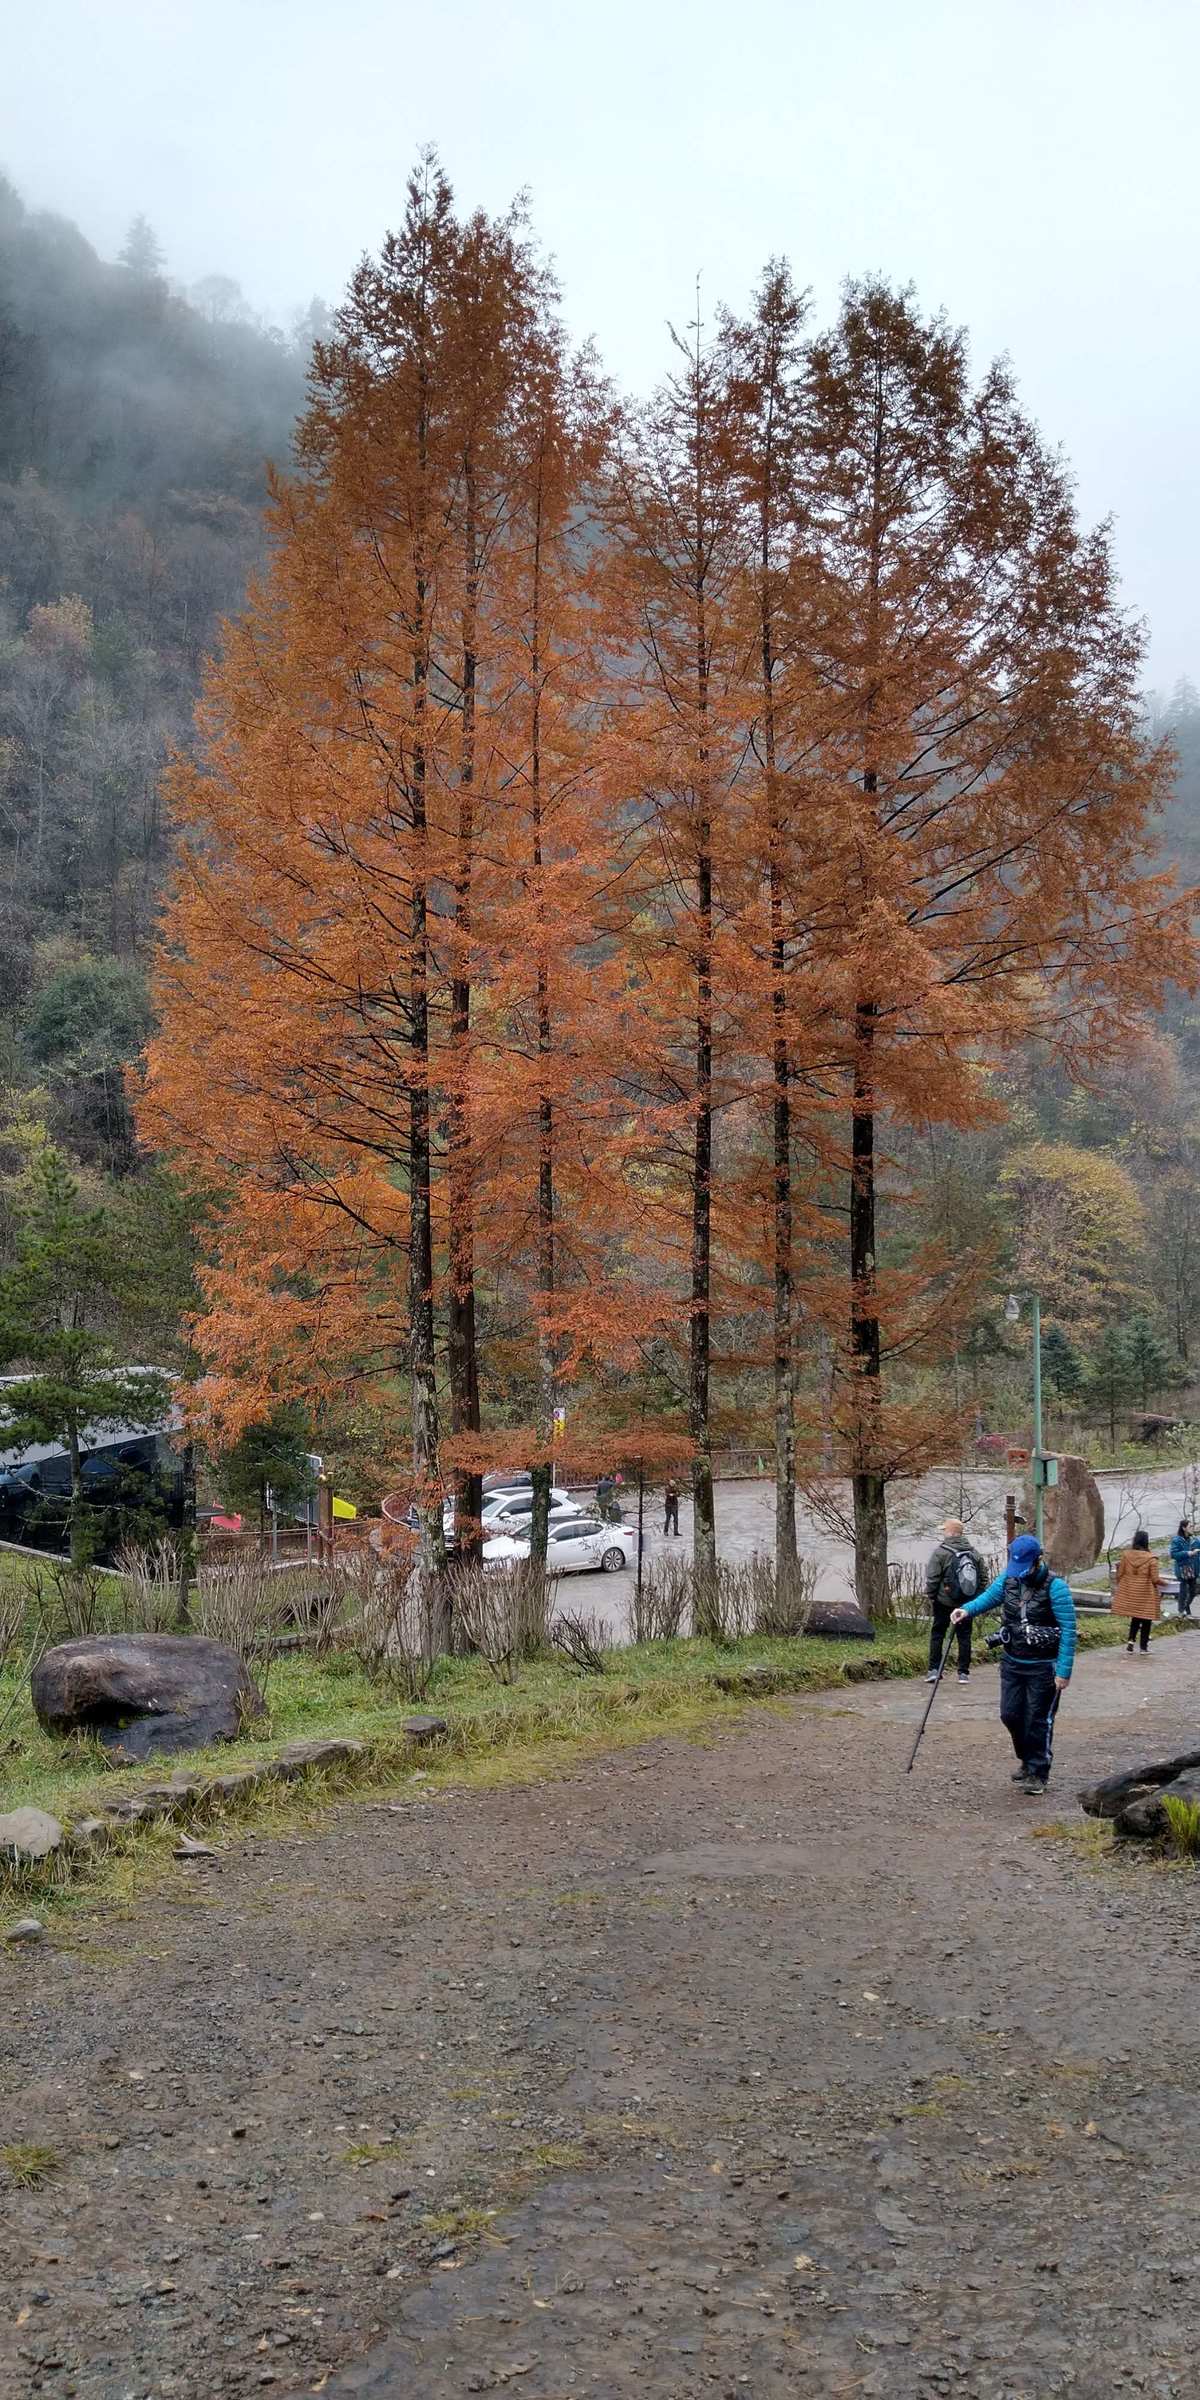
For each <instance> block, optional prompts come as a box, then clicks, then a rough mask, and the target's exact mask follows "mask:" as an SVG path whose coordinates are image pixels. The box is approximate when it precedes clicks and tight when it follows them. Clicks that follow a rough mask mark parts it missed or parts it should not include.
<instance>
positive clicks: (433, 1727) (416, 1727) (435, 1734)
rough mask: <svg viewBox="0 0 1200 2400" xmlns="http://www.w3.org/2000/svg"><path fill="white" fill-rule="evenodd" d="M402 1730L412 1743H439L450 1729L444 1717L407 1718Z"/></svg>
mask: <svg viewBox="0 0 1200 2400" xmlns="http://www.w3.org/2000/svg"><path fill="white" fill-rule="evenodd" d="M400 1730H401V1732H402V1733H405V1734H407V1736H408V1739H409V1741H410V1742H437V1741H440V1740H441V1738H442V1735H443V1734H444V1733H449V1731H450V1728H449V1726H448V1724H447V1723H446V1720H445V1718H444V1717H406V1718H405V1720H404V1723H403V1725H402V1727H401V1729H400Z"/></svg>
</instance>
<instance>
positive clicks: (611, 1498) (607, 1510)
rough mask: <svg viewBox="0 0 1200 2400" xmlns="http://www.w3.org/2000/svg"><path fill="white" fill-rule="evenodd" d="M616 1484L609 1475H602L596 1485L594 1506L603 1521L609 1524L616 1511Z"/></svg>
mask: <svg viewBox="0 0 1200 2400" xmlns="http://www.w3.org/2000/svg"><path fill="white" fill-rule="evenodd" d="M616 1490H617V1487H616V1484H615V1483H614V1481H613V1479H612V1476H611V1475H602V1476H601V1477H600V1481H599V1483H598V1484H597V1485H596V1506H597V1508H598V1509H599V1511H600V1514H601V1516H602V1517H603V1518H605V1520H606V1521H607V1522H609V1523H611V1521H612V1519H613V1518H614V1517H615V1515H616V1513H617V1510H616Z"/></svg>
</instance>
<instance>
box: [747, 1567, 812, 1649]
mask: <svg viewBox="0 0 1200 2400" xmlns="http://www.w3.org/2000/svg"><path fill="white" fill-rule="evenodd" d="M751 1563H752V1565H754V1566H755V1567H757V1568H758V1569H759V1570H760V1572H758V1573H757V1574H756V1576H755V1579H754V1630H755V1632H756V1633H764V1634H769V1635H771V1636H772V1637H773V1638H775V1639H777V1640H778V1639H780V1638H783V1637H789V1636H791V1635H793V1634H801V1633H804V1632H806V1631H807V1628H808V1620H809V1618H810V1616H811V1615H812V1604H813V1600H814V1598H815V1596H816V1589H817V1574H818V1567H817V1561H816V1559H815V1558H800V1559H797V1561H796V1564H795V1566H794V1567H792V1568H789V1569H787V1570H786V1571H785V1572H784V1573H783V1574H782V1575H777V1574H776V1573H775V1572H774V1570H773V1568H772V1566H771V1563H770V1561H769V1560H768V1559H763V1558H756V1559H754V1560H753V1561H752V1562H751ZM761 1570H765V1572H763V1571H761Z"/></svg>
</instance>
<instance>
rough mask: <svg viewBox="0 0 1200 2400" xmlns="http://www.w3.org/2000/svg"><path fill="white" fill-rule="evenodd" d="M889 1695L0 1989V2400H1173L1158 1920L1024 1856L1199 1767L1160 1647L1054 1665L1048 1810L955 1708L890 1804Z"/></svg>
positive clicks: (123, 1929) (378, 1852)
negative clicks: (639, 2398) (487, 2399)
mask: <svg viewBox="0 0 1200 2400" xmlns="http://www.w3.org/2000/svg"><path fill="white" fill-rule="evenodd" d="M924 1698H925V1693H924V1689H923V1687H918V1686H910V1685H890V1686H884V1687H859V1688H858V1689H856V1690H854V1691H852V1692H848V1693H847V1694H846V1695H845V1696H843V1695H836V1696H832V1695H830V1696H826V1697H825V1698H824V1699H822V1700H809V1701H807V1702H803V1703H801V1702H796V1703H788V1704H786V1705H781V1706H778V1707H772V1708H771V1709H769V1710H768V1709H760V1710H756V1711H754V1712H751V1713H749V1714H747V1716H746V1717H745V1718H743V1719H741V1720H740V1721H739V1722H738V1724H737V1725H736V1726H734V1727H733V1728H730V1727H728V1726H726V1727H724V1728H722V1730H721V1731H720V1732H719V1733H717V1734H715V1735H714V1737H713V1739H712V1740H711V1741H710V1742H709V1743H707V1744H703V1745H695V1744H690V1743H684V1742H678V1741H674V1742H663V1743H656V1744H653V1745H651V1746H650V1747H648V1748H646V1749H644V1750H640V1751H630V1752H624V1753H622V1754H619V1755H617V1756H615V1757H613V1758H610V1759H607V1760H602V1761H600V1762H597V1763H591V1764H588V1765H587V1766H586V1767H584V1768H583V1769H581V1770H580V1771H579V1772H578V1773H576V1774H575V1775H573V1776H570V1777H567V1778H564V1779H562V1780H557V1781H554V1782H547V1783H542V1784H540V1785H531V1786H526V1787H524V1788H506V1789H500V1790H496V1791H493V1792H477V1793H464V1794H449V1795H447V1796H443V1797H439V1798H437V1799H436V1800H434V1801H429V1800H427V1799H423V1798H422V1797H421V1794H422V1789H423V1787H422V1786H421V1785H420V1784H416V1785H414V1784H412V1783H409V1784H406V1785H405V1786H404V1787H402V1789H401V1790H400V1792H398V1794H397V1796H396V1800H395V1802H394V1803H393V1804H391V1805H389V1806H387V1807H373V1808H372V1807H365V1806H354V1807H344V1808H342V1809H340V1810H339V1811H337V1812H336V1813H335V1814H333V1815H331V1816H329V1817H328V1818H326V1819H324V1820H323V1821H322V1823H321V1826H320V1828H319V1829H318V1830H317V1831H316V1832H315V1833H312V1834H309V1835H307V1836H305V1837H295V1836H293V1837H291V1838H289V1839H287V1840H278V1839H271V1840H267V1839H263V1838H252V1837H245V1836H233V1835H230V1836H226V1837H224V1838H223V1841H222V1847H221V1851H220V1856H219V1858H218V1859H217V1860H216V1861H215V1862H214V1863H212V1864H211V1865H208V1866H205V1865H203V1864H201V1865H198V1866H188V1867H183V1866H181V1867H180V1868H179V1871H178V1872H179V1884H178V1886H177V1887H176V1886H172V1887H171V1889H170V1891H169V1893H168V1894H167V1895H166V1896H164V1897H163V1898H161V1899H160V1900H158V1901H157V1902H154V1903H149V1902H143V1903H142V1904H140V1905H139V1906H138V1907H137V1908H136V1909H135V1910H134V1911H133V1912H132V1913H130V1914H129V1915H128V1916H126V1917H121V1916H120V1915H119V1914H117V1913H116V1912H115V1911H113V1910H111V1909H109V1910H96V1911H93V1912H90V1913H89V1914H88V1915H87V1916H86V1917H85V1918H84V1919H82V1920H79V1919H77V1920H75V1922H74V1926H73V1930H72V1931H71V1932H70V1933H69V1934H63V1935H59V1936H56V1938H55V1940H54V1942H53V1944H47V1945H45V1946H43V1947H42V1948H41V1949H39V1950H36V1951H33V1952H24V1953H19V1954H13V1953H9V1954H6V1955H5V1956H4V1958H3V1961H2V1963H0V1989H2V1993H3V2012H2V2016H3V2024H2V2031H0V2113H2V2117H3V2127H2V2130H0V2142H3V2143H9V2142H14V2141H40V2142H44V2143H47V2144H49V2145H51V2146H52V2147H53V2148H54V2149H55V2150H56V2151H57V2152H58V2153H59V2157H60V2161H61V2165H60V2167H59V2170H58V2171H57V2172H56V2173H55V2174H53V2175H52V2176H51V2177H50V2178H49V2180H48V2181H47V2182H46V2183H45V2185H44V2186H43V2187H42V2188H41V2189H40V2190H39V2191H37V2192H34V2193H29V2192H26V2193H20V2194H14V2193H13V2192H12V2191H11V2190H4V2191H3V2193H2V2195H0V2240H2V2242H3V2256H4V2261H5V2277H4V2294H3V2300H2V2302H0V2321H2V2323H3V2333H2V2335H0V2392H2V2393H3V2394H4V2395H5V2400H8V2396H9V2395H12V2396H13V2400H16V2396H17V2395H20V2396H21V2400H25V2395H27V2394H29V2393H31V2392H48V2393H54V2394H62V2395H73V2396H75V2400H170V2396H174V2400H214V2396H223V2395H226V2394H235V2393H237V2394H240V2393H254V2392H256V2391H259V2390H267V2391H270V2390H274V2391H276V2392H278V2393H279V2394H280V2396H281V2400H284V2396H285V2395H286V2396H290V2395H299V2394H302V2393H307V2392H310V2391H322V2390H323V2391H324V2392H326V2393H327V2394H328V2395H329V2396H330V2400H341V2396H348V2395H351V2394H355V2395H372V2396H374V2400H402V2396H404V2400H407V2396H408V2395H410V2394H418V2393H420V2394H424V2393H426V2392H431V2393H444V2394H446V2395H448V2396H452V2400H458V2395H460V2394H466V2393H476V2392H496V2393H508V2392H512V2393H517V2394H522V2395H528V2400H583V2396H584V2395H603V2396H604V2400H609V2396H610V2395H614V2394H620V2395H624V2394H633V2393H635V2392H636V2393H638V2394H639V2395H641V2394H649V2395H651V2396H652V2400H693V2396H697V2400H698V2396H700V2395H708V2394H714V2395H729V2396H730V2400H741V2395H743V2394H747V2395H751V2396H752V2400H767V2396H772V2395H775V2394H780V2395H782V2394H784V2393H785V2392H786V2393H787V2394H789V2395H793V2394H796V2393H803V2392H812V2393H813V2394H814V2395H822V2396H824V2395H840V2394H864V2395H865V2394H882V2395H893V2394H894V2395H903V2396H904V2400H909V2396H911V2395H926V2394H930V2395H932V2394H944V2393H952V2394H969V2395H971V2396H972V2400H976V2396H978V2400H1002V2396H1003V2400H1035V2396H1036V2400H1045V2395H1047V2394H1053V2393H1058V2392H1066V2391H1072V2392H1075V2393H1077V2394H1081V2395H1087V2396H1088V2400H1095V2396H1097V2395H1105V2394H1109V2393H1118V2392H1125V2391H1128V2390H1136V2391H1145V2392H1150V2393H1154V2394H1162V2395H1175V2396H1177V2400H1184V2396H1185V2395H1191V2394H1194V2392H1195V2390H1196V2369H1195V2365H1194V2358H1195V2354H1196V2350H1197V2346H1198V2343H1200V2283H1198V2282H1197V2280H1196V2278H1195V2275H1194V2268H1195V2262H1196V2254H1197V2249H1198V2247H1200V2244H1198V2242H1197V2235H1196V2232H1195V2228H1194V2222H1193V2220H1194V2213H1195V2161H1196V2157H1197V2153H1198V2148H1200V2106H1198V2098H1197V2069H1196V2016H1195V2011H1196V1997H1195V1995H1196V1949H1197V1944H1196V1932H1195V1910H1196V1901H1195V1892H1196V1888H1197V1887H1196V1885H1195V1883H1194V1881H1193V1879H1192V1877H1191V1875H1190V1874H1184V1873H1182V1872H1180V1873H1171V1874H1165V1873H1159V1872H1155V1871H1154V1870H1152V1869H1150V1868H1148V1867H1147V1866H1146V1864H1145V1862H1140V1863H1139V1864H1136V1865H1135V1864H1133V1863H1130V1864H1124V1865H1121V1866H1118V1867H1108V1868H1104V1869H1102V1870H1097V1869H1096V1868H1095V1867H1094V1866H1092V1865H1090V1864H1089V1863H1088V1862H1087V1861H1086V1860H1085V1859H1084V1858H1082V1857H1081V1856H1080V1855H1078V1854H1077V1853H1076V1852H1074V1851H1073V1850H1071V1849H1070V1848H1069V1847H1068V1846H1066V1845H1064V1844H1062V1843H1060V1842H1056V1841H1044V1840H1037V1839H1035V1838H1034V1834H1033V1829H1034V1826H1035V1824H1036V1823H1037V1821H1038V1819H1039V1815H1040V1816H1041V1818H1042V1820H1043V1821H1044V1820H1045V1819H1046V1817H1047V1816H1048V1815H1049V1816H1051V1817H1052V1816H1054V1815H1055V1814H1057V1813H1060V1811H1061V1813H1063V1814H1066V1813H1068V1811H1069V1813H1072V1814H1074V1813H1076V1812H1074V1810H1073V1808H1072V1807H1071V1806H1070V1804H1071V1801H1072V1796H1073V1792H1074V1788H1075V1785H1076V1784H1077V1782H1079V1781H1082V1780H1083V1779H1084V1777H1085V1776H1090V1775H1092V1774H1094V1773H1097V1772H1100V1771H1105V1770H1108V1769H1109V1768H1112V1767H1115V1766H1117V1765H1119V1764H1122V1763H1128V1762H1131V1761H1132V1760H1133V1759H1134V1758H1135V1757H1136V1756H1138V1755H1140V1754H1142V1753H1143V1752H1144V1751H1150V1752H1154V1751H1156V1750H1157V1749H1158V1748H1159V1747H1160V1745H1162V1744H1166V1745H1168V1746H1174V1745H1175V1744H1176V1743H1178V1742H1181V1741H1183V1740H1186V1739H1188V1738H1190V1739H1195V1738H1196V1737H1195V1724H1196V1717H1197V1702H1198V1699H1200V1639H1197V1640H1195V1641H1193V1640H1191V1639H1189V1638H1188V1637H1186V1636H1184V1637H1182V1638H1179V1639H1176V1640H1172V1641H1168V1642H1162V1643H1161V1644H1160V1645H1159V1646H1157V1648H1156V1649H1155V1650H1153V1651H1152V1652H1151V1656H1150V1660H1149V1662H1148V1663H1146V1664H1145V1665H1143V1664H1142V1663H1141V1662H1139V1661H1134V1660H1129V1659H1127V1658H1126V1657H1125V1656H1124V1654H1123V1653H1120V1654H1116V1655H1114V1654H1111V1653H1109V1654H1104V1655H1097V1656H1094V1657H1092V1658H1086V1657H1085V1658H1084V1660H1083V1661H1082V1663H1081V1666H1080V1669H1079V1672H1078V1675H1077V1678H1076V1683H1075V1686H1074V1688H1073V1690H1072V1693H1071V1695H1070V1699H1069V1702H1068V1705H1067V1707H1065V1708H1064V1710H1063V1714H1062V1718H1061V1722H1060V1733H1059V1753H1060V1768H1059V1776H1058V1782H1059V1792H1060V1801H1059V1810H1058V1811H1056V1809H1055V1807H1054V1802H1053V1798H1052V1799H1051V1800H1050V1801H1049V1802H1047V1803H1040V1804H1039V1803H1037V1802H1031V1801H1029V1800H1026V1799H1024V1798H1022V1797H1019V1796H1018V1795H1017V1794H1016V1793H1015V1792H1013V1790H1012V1789H1011V1787H1010V1784H1009V1781H1008V1776H1009V1768H1010V1761H1009V1759H1008V1758H1007V1757H1006V1755H1005V1750H1004V1746H1003V1741H1002V1737H1001V1734H1000V1731H999V1728H998V1726H997V1724H996V1722H995V1716H994V1711H995V1705H996V1679H995V1674H994V1671H992V1670H991V1669H989V1668H983V1669H980V1670H979V1671H977V1673H976V1675H975V1677H974V1678H973V1681H972V1684H971V1686H970V1687H969V1689H968V1690H967V1691H966V1692H965V1693H960V1692H959V1691H958V1689H957V1687H954V1688H952V1689H951V1690H950V1691H949V1692H948V1693H946V1694H945V1695H944V1696H943V1695H939V1699H938V1703H937V1710H936V1712H935V1717H934V1722H933V1729H932V1731H931V1733H930V1735H929V1737H928V1739H927V1742H926V1745H925V1748H924V1750H923V1751H922V1753H921V1757H920V1759H919V1761H918V1766H917V1771H916V1773H915V1774H914V1775H913V1776H912V1777H906V1776H905V1774H904V1764H905V1759H906V1757H907V1753H908V1749H909V1746H910V1744H911V1739H912V1731H913V1726H914V1724H915V1721H916V1717H917V1715H918V1713H919V1710H920V1708H921V1706H922V1705H923V1703H924ZM2 2180H3V2179H2V2178H0V2181H2ZM491 2211H494V2212H495V2213H494V2214H491V2213H489V2212H491Z"/></svg>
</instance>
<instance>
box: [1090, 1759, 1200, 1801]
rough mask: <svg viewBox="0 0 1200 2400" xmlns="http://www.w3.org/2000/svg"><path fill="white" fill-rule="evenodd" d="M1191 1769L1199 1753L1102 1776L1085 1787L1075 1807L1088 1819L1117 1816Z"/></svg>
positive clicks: (1197, 1761)
mask: <svg viewBox="0 0 1200 2400" xmlns="http://www.w3.org/2000/svg"><path fill="white" fill-rule="evenodd" d="M1193 1767H1200V1750H1181V1751H1179V1752H1178V1753H1177V1755H1176V1756H1175V1757H1174V1758H1160V1759H1152V1760H1151V1761H1150V1764H1149V1765H1148V1766H1144V1767H1129V1768H1127V1769H1126V1771H1125V1773H1124V1774H1122V1775H1106V1776H1105V1777H1104V1779H1103V1781H1102V1782H1100V1783H1091V1784H1088V1785H1087V1786H1086V1787H1085V1789H1084V1790H1083V1791H1082V1792H1081V1793H1080V1795H1079V1805H1080V1807H1081V1808H1082V1809H1083V1810H1084V1811H1085V1813H1086V1815H1088V1816H1089V1817H1117V1816H1119V1815H1120V1813H1121V1811H1122V1809H1123V1808H1126V1807H1128V1806H1129V1805H1130V1804H1131V1803H1132V1802H1133V1801H1135V1800H1143V1799H1145V1797H1146V1796H1147V1794H1148V1793H1151V1792H1157V1791H1161V1790H1162V1788H1163V1786H1164V1785H1165V1784H1168V1783H1177V1782H1178V1780H1179V1777H1180V1776H1181V1775H1186V1774H1187V1773H1188V1772H1189V1770H1190V1769H1191V1768H1193Z"/></svg>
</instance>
